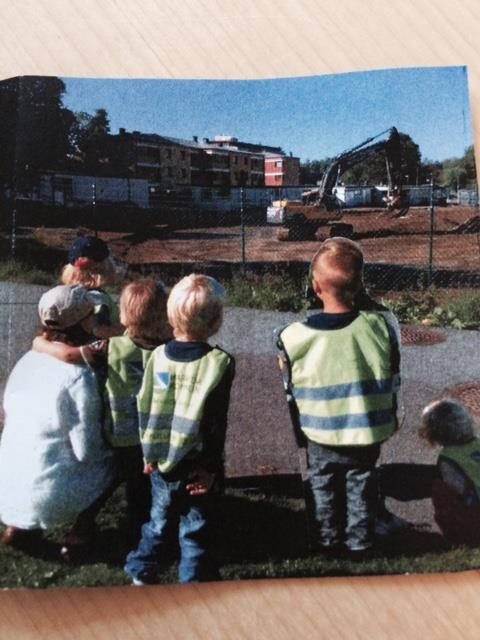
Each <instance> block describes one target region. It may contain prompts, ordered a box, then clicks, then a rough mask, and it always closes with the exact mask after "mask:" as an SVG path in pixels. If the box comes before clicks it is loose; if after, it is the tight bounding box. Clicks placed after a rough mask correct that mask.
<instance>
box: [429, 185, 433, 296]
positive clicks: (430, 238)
mask: <svg viewBox="0 0 480 640" xmlns="http://www.w3.org/2000/svg"><path fill="white" fill-rule="evenodd" d="M429 213H430V234H429V245H428V287H429V288H430V287H431V286H432V280H433V233H434V215H433V214H434V206H433V174H432V177H431V179H430V209H429Z"/></svg>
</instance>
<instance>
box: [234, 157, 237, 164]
mask: <svg viewBox="0 0 480 640" xmlns="http://www.w3.org/2000/svg"><path fill="white" fill-rule="evenodd" d="M233 164H238V156H233Z"/></svg>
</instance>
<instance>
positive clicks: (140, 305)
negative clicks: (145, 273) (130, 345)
mask: <svg viewBox="0 0 480 640" xmlns="http://www.w3.org/2000/svg"><path fill="white" fill-rule="evenodd" d="M167 297H168V294H167V290H166V288H165V285H164V284H163V283H162V282H155V281H154V280H151V279H150V278H141V279H139V280H134V281H133V282H130V283H129V284H127V285H126V286H125V287H124V288H123V289H122V293H121V295H120V301H119V305H120V322H121V323H122V324H123V325H124V326H125V327H126V329H127V331H128V335H129V336H130V337H131V338H132V339H135V338H137V339H149V340H150V341H152V342H158V343H159V344H160V343H161V342H165V341H166V340H168V339H169V338H171V334H172V331H171V328H170V325H169V324H168V320H167Z"/></svg>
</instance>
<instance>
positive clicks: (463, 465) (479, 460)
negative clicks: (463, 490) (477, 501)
mask: <svg viewBox="0 0 480 640" xmlns="http://www.w3.org/2000/svg"><path fill="white" fill-rule="evenodd" d="M442 458H443V459H444V460H447V461H452V462H454V463H455V465H456V466H457V467H459V468H460V470H461V471H462V472H463V473H464V474H465V475H466V476H467V478H469V479H470V480H471V482H472V484H473V486H474V487H475V489H476V491H477V495H478V497H479V498H480V438H474V439H473V440H472V441H471V442H467V443H466V444H460V445H452V446H449V447H444V448H443V449H442V450H441V452H440V456H439V461H441V460H442Z"/></svg>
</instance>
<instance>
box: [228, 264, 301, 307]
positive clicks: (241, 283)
mask: <svg viewBox="0 0 480 640" xmlns="http://www.w3.org/2000/svg"><path fill="white" fill-rule="evenodd" d="M227 289H228V301H227V302H228V304H229V305H231V306H236V307H247V308H249V309H262V310H264V311H297V312H300V311H305V310H306V308H307V301H306V299H305V295H304V286H303V284H302V282H299V281H298V280H297V279H295V278H292V277H291V276H288V275H286V274H282V273H266V274H263V275H259V274H254V273H248V272H247V273H246V274H245V275H239V274H238V275H235V276H234V277H233V278H232V280H231V281H230V282H229V283H228V284H227Z"/></svg>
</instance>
